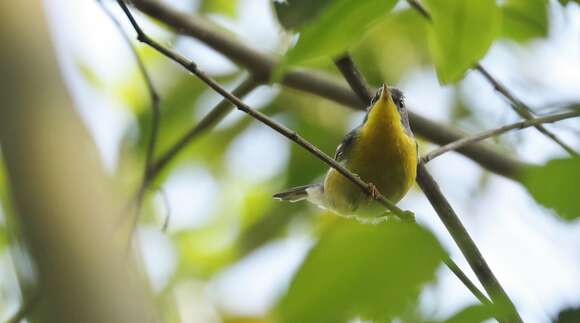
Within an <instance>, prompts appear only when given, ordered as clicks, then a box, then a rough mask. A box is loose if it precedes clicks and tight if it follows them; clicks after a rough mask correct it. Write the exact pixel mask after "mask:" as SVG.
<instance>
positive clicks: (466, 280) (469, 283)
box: [443, 257, 491, 304]
mask: <svg viewBox="0 0 580 323" xmlns="http://www.w3.org/2000/svg"><path fill="white" fill-rule="evenodd" d="M443 262H445V265H447V268H449V270H451V272H452V273H454V274H455V276H456V277H457V278H458V279H459V280H460V281H461V282H462V283H463V285H465V287H467V289H469V291H470V292H471V293H472V294H473V296H475V298H477V299H478V300H479V301H480V302H481V303H482V304H491V301H490V300H489V298H487V296H485V294H484V293H483V292H482V291H480V290H479V288H477V286H475V284H474V283H473V282H472V281H471V280H470V279H469V277H467V275H466V274H465V273H464V272H463V271H462V270H461V268H459V266H458V265H457V264H456V263H455V261H453V259H451V258H449V257H447V258H445V259H443Z"/></svg>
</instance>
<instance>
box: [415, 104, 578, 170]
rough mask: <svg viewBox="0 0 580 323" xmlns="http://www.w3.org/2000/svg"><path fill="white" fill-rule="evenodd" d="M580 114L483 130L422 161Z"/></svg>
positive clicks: (542, 118)
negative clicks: (513, 131) (488, 139)
mask: <svg viewBox="0 0 580 323" xmlns="http://www.w3.org/2000/svg"><path fill="white" fill-rule="evenodd" d="M579 116H580V110H576V111H569V112H563V113H558V114H553V115H548V116H545V117H540V118H536V119H534V120H531V121H530V120H527V121H520V122H515V123H512V124H508V125H505V126H502V127H499V128H496V129H491V130H487V131H483V132H480V133H478V134H474V135H471V136H469V137H465V138H463V139H461V140H457V141H454V142H452V143H449V144H447V145H445V146H441V147H439V148H437V149H434V150H432V151H430V152H429V153H428V154H426V155H425V156H423V157H422V158H421V161H422V162H423V163H428V162H429V161H431V160H433V159H434V158H437V157H438V156H441V155H443V154H444V153H446V152H449V151H452V150H456V149H458V148H461V147H464V146H467V145H471V144H473V143H476V142H479V141H482V140H485V139H487V138H490V137H495V136H499V135H501V134H504V133H506V132H508V131H511V130H514V129H524V128H528V127H533V126H536V125H538V124H544V123H552V122H557V121H560V120H565V119H569V118H575V117H579Z"/></svg>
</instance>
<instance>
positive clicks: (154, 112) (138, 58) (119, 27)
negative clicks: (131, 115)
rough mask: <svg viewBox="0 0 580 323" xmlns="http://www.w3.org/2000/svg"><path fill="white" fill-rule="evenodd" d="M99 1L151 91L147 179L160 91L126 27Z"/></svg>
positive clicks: (158, 122)
mask: <svg viewBox="0 0 580 323" xmlns="http://www.w3.org/2000/svg"><path fill="white" fill-rule="evenodd" d="M97 3H98V4H99V6H100V7H101V9H102V10H103V11H104V12H105V14H106V15H107V16H108V17H109V19H111V21H112V22H113V24H114V25H115V27H116V28H117V30H118V31H119V34H121V36H122V37H123V40H124V41H125V43H126V44H127V46H128V47H129V49H130V50H131V53H132V54H133V57H134V58H135V62H136V63H137V67H138V69H139V72H140V73H141V76H142V77H143V82H144V83H145V86H146V87H147V92H148V93H149V98H150V100H151V113H152V118H151V136H150V138H149V143H148V144H147V152H146V155H145V156H146V157H145V170H144V172H143V173H144V174H143V179H144V180H145V178H146V177H147V173H148V172H149V171H150V170H151V166H152V165H153V158H154V157H155V146H156V144H157V137H158V135H159V124H160V118H161V110H160V107H159V105H160V103H161V99H160V96H159V92H157V90H156V89H155V85H153V80H152V79H151V76H150V75H149V72H148V71H147V67H146V66H145V63H144V62H143V60H142V59H141V56H139V52H138V51H137V49H136V48H135V46H133V43H132V42H131V39H130V38H129V36H128V35H127V33H126V32H125V29H123V26H122V25H121V23H120V22H119V21H118V20H117V18H116V17H115V15H113V14H112V13H111V11H110V10H109V9H108V8H107V6H106V5H105V4H104V3H103V1H102V0H97Z"/></svg>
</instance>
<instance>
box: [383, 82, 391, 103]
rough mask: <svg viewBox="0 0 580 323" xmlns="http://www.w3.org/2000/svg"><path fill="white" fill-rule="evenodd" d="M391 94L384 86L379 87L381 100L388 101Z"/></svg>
mask: <svg viewBox="0 0 580 323" xmlns="http://www.w3.org/2000/svg"><path fill="white" fill-rule="evenodd" d="M390 96H391V92H390V91H389V88H388V87H387V85H386V84H383V85H381V100H389V97H390Z"/></svg>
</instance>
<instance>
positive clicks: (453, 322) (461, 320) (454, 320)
mask: <svg viewBox="0 0 580 323" xmlns="http://www.w3.org/2000/svg"><path fill="white" fill-rule="evenodd" d="M493 312H494V311H493V308H492V307H491V306H490V305H473V306H469V307H466V308H464V309H462V310H461V311H459V312H457V313H456V314H455V315H453V316H452V317H450V318H449V319H447V320H446V321H445V323H481V322H484V321H486V320H489V319H490V318H493Z"/></svg>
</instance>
